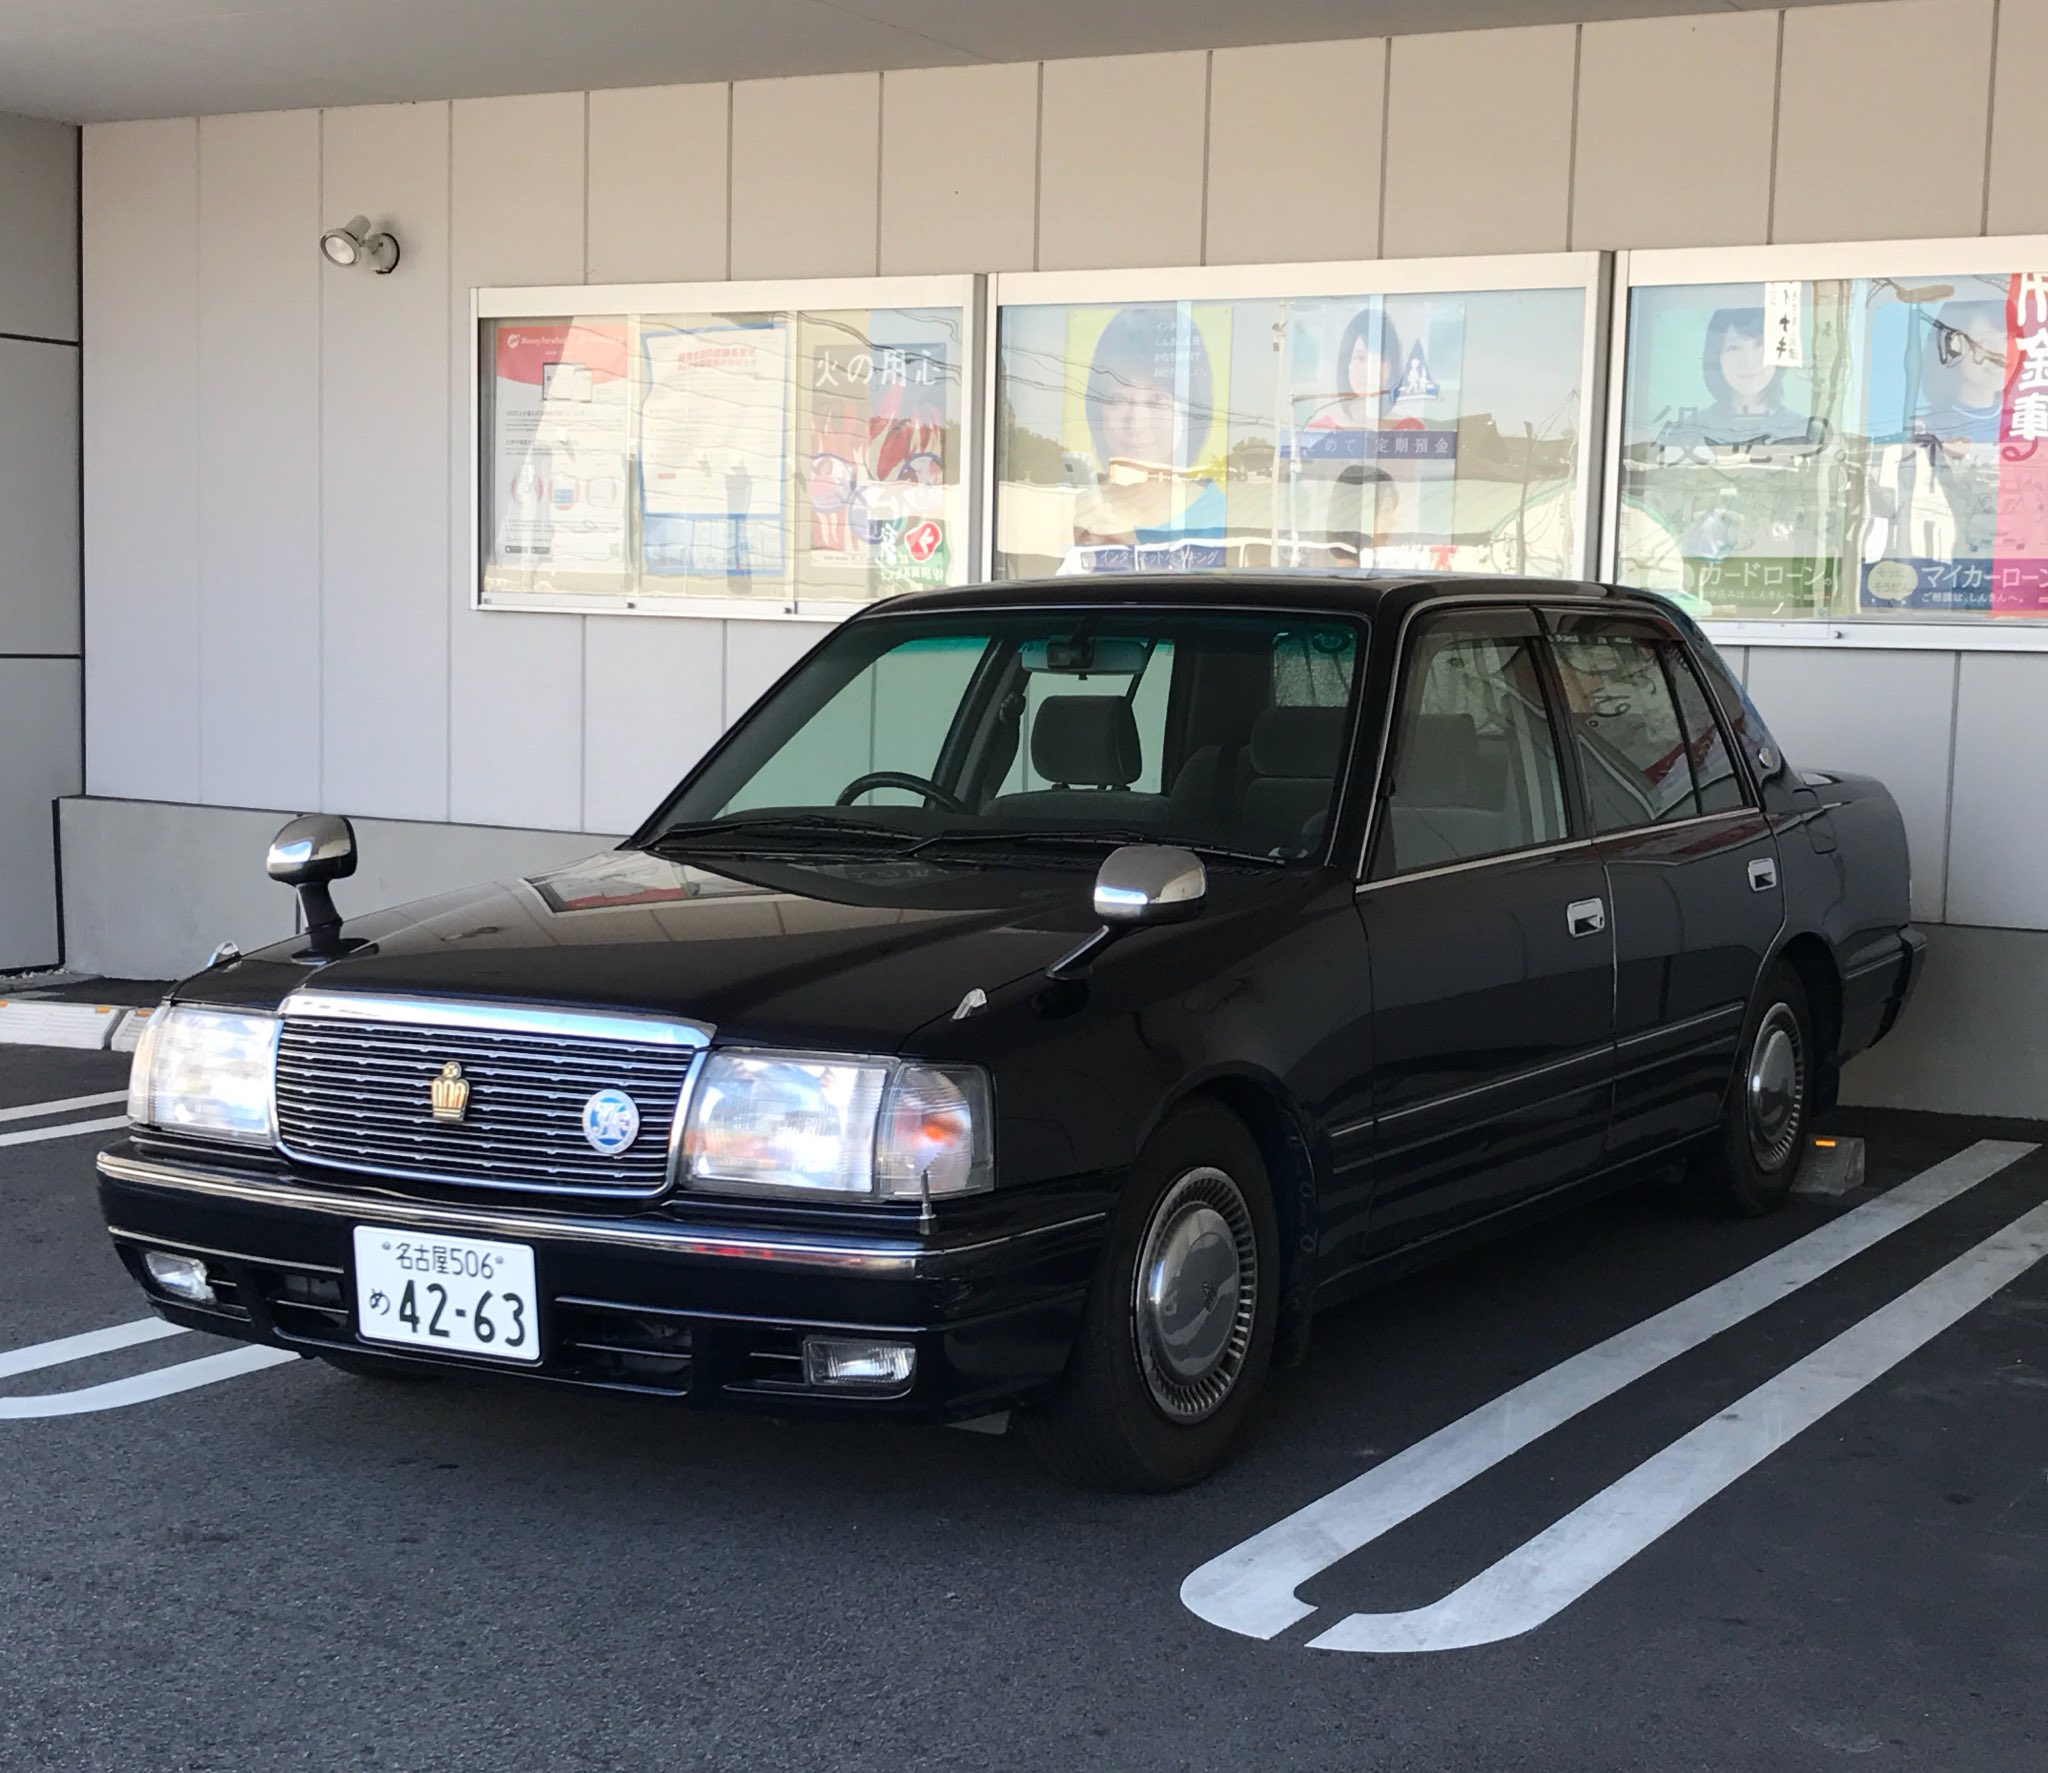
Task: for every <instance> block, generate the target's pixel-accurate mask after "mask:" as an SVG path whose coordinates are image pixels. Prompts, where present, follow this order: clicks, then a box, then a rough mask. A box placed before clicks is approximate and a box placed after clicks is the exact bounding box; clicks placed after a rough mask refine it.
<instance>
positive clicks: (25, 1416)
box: [0, 1347, 299, 1422]
mask: <svg viewBox="0 0 2048 1773" xmlns="http://www.w3.org/2000/svg"><path fill="white" fill-rule="evenodd" d="M298 1358H299V1357H298V1356H297V1355H295V1354H293V1353H292V1352H291V1351H290V1350H289V1349H283V1348H253V1347H244V1348H231V1349H229V1350H228V1351H227V1352H226V1353H225V1354H208V1355H202V1356H201V1357H200V1358H199V1359H198V1360H196V1361H180V1362H179V1363H178V1364H177V1365H176V1366H174V1367H159V1368H158V1369H157V1370H156V1371H155V1372H154V1373H138V1374H136V1375H135V1377H134V1378H132V1379H110V1380H108V1381H107V1382H106V1383H105V1384H104V1385H88V1386H86V1387H84V1388H83V1389H82V1390H79V1391H57V1392H47V1393H44V1394H43V1395H41V1396H38V1397H0V1422H29V1421H37V1420H40V1419H42V1418H44V1417H49V1416H87V1415H91V1414H93V1413H94V1412H96V1411H99V1410H118V1409H122V1408H124V1407H125V1406H126V1405H129V1404H142V1403H148V1402H149V1401H150V1400H151V1399H152V1398H160V1397H174V1396H175V1395H176V1394H177V1393H179V1392H181V1391H196V1390H197V1389H198V1388H199V1387H200V1386H202V1385H218V1384H219V1383H220V1382H221V1381H222V1380H223V1379H239V1378H240V1377H241V1376H242V1375H243V1374H244V1373H260V1372H261V1371H262V1370H263V1369H264V1368H265V1367H276V1366H282V1365H283V1364H284V1363H285V1362H287V1361H295V1360H297V1359H298Z"/></svg>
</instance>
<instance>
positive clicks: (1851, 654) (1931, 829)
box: [1748, 646, 1956, 920]
mask: <svg viewBox="0 0 2048 1773" xmlns="http://www.w3.org/2000/svg"><path fill="white" fill-rule="evenodd" d="M1955 670H1956V661H1955V655H1954V654H1953V653H1940V652H1871V651H1866V650H1865V649H1863V648H1861V647H1856V648H1845V649H1843V650H1840V651H1835V650H1832V649H1823V648H1819V647H1791V646H1783V647H1781V646H1760V647H1753V648H1752V649H1751V650H1750V666H1749V685H1748V687H1749V692H1750V694H1751V696H1752V697H1754V699H1755V701H1756V705H1757V707H1758V709H1759V710H1761V711H1762V714H1763V717H1764V719H1765V720H1766V721H1767V722H1768V723H1769V725H1770V728H1771V731H1772V732H1773V733H1774V734H1776V735H1777V739H1778V742H1779V743H1780V744H1781V745H1783V746H1784V747H1785V755H1786V756H1787V757H1789V758H1790V759H1791V760H1792V763H1793V766H1794V767H1795V768H1798V769H1809V770H1827V769H1838V770H1850V771H1853V772H1855V773H1856V774H1858V775H1869V776H1876V777H1877V778H1878V779H1879V780H1880V781H1881V782H1883V783H1884V784H1885V786H1886V787H1888V788H1889V789H1890V790H1891V791H1892V794H1893V795H1894V796H1895V797H1896V798H1897V800H1898V803H1899V812H1900V813H1901V815H1902V816H1903V817H1904V819H1905V821H1906V841H1907V843H1908V844H1909V845H1910V846H1911V849H1912V855H1913V915H1914V916H1915V917H1924V918H1933V919H1937V920H1938V919H1939V918H1940V917H1941V916H1942V876H1943V874H1944V873H1945V872H1946V865H1947V832H1948V794H1949V784H1948V759H1949V715H1950V710H1951V708H1952V707H1953V705H1954V701H1955V687H1956V686H1955Z"/></svg>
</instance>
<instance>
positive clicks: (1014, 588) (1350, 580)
mask: <svg viewBox="0 0 2048 1773" xmlns="http://www.w3.org/2000/svg"><path fill="white" fill-rule="evenodd" d="M1444 596H1456V597H1459V598H1466V597H1470V598H1477V599H1491V598H1498V599H1500V600H1501V601H1502V602H1517V603H1526V602H1528V601H1530V600H1531V599H1532V598H1555V597H1570V598H1600V599H1606V600H1612V601H1614V602H1617V603H1634V604H1639V605H1642V606H1645V607H1650V608H1654V609H1656V610H1658V611H1659V612H1660V613H1664V614H1668V613H1669V612H1670V605H1668V604H1666V603H1665V602H1664V601H1663V600H1662V599H1661V598H1656V597H1652V596H1649V595H1647V594H1645V593H1641V592H1634V591H1626V590H1622V589H1620V588H1618V587H1616V586H1612V585H1601V584H1596V583H1594V582H1592V581H1590V580H1585V579H1545V578H1520V577H1507V576H1503V575H1499V574H1493V573H1414V572H1361V573H1317V572H1272V571H1264V572H1262V571H1257V570H1249V571H1246V570H1239V571H1216V572H1187V573H1117V574H1114V575H1111V574H1100V575H1089V576H1086V577H1079V576H1076V577H1070V578H1057V579H1005V580H1001V581H999V582H996V583H993V584H980V585H957V586H953V587H951V588H949V589H945V590H934V591H911V592H906V593H904V594H903V595H901V596H898V597H891V598H888V599H886V600H884V601H883V602H880V603H876V604H872V605H870V606H869V608H868V609H867V610H866V611H864V612H863V615H864V616H866V617H873V616H881V615H912V614H916V615H937V614H941V613H944V612H948V611H953V610H962V611H965V610H997V609H1018V608H1029V607H1031V606H1033V605H1043V606H1046V607H1069V608H1071V607H1074V606H1076V605H1082V606H1096V605H1100V606H1109V607H1118V608H1131V607H1138V608H1175V609H1189V608H1196V609H1205V608H1206V609H1240V610H1241V609H1247V608H1252V609H1257V608H1260V607H1271V608H1273V609H1276V610H1313V611H1318V612H1327V613H1328V614H1330V615H1339V616H1368V617H1369V616H1376V615H1385V616H1398V615H1401V614H1402V613H1404V612H1405V611H1406V610H1408V609H1409V608H1410V607H1412V606H1413V605H1415V604H1417V603H1421V602H1423V601H1425V600H1427V599H1431V598H1437V597H1444Z"/></svg>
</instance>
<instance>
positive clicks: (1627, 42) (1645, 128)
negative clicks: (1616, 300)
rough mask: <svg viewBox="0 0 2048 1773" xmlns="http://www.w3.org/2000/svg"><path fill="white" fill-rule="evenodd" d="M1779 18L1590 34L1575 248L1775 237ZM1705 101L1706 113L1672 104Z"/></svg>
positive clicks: (1706, 20) (1583, 52) (1584, 40)
mask: <svg viewBox="0 0 2048 1773" xmlns="http://www.w3.org/2000/svg"><path fill="white" fill-rule="evenodd" d="M1777 68H1778V15H1777V14H1776V13H1774V12H1743V13H1713V14H1710V15H1707V16H1703V17H1699V18H1656V19H1628V20H1622V21H1619V22H1614V23H1603V24H1589V25H1587V26H1586V27H1585V30H1584V33H1583V35H1582V37H1581V38H1580V46H1579V139H1578V151H1577V156H1576V163H1575V169H1574V179H1575V186H1574V191H1573V197H1572V245H1573V246H1575V247H1581V248H1584V247H1593V248H1603V247H1604V248H1609V249H1620V248H1626V247H1643V246H1728V245H1735V244H1739V243H1743V242H1752V241H1759V240H1763V239H1765V238H1767V237H1768V235H1769V231H1770V210H1771V108H1772V106H1773V105H1774V104H1775V103H1776V102H1777V87H1776V76H1777ZM1688 92H1700V93H1711V94H1712V95H1713V101H1712V103H1710V104H1686V103H1674V102H1673V97H1674V95H1675V94H1680V93H1688Z"/></svg>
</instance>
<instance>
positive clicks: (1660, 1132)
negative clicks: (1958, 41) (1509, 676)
mask: <svg viewBox="0 0 2048 1773" xmlns="http://www.w3.org/2000/svg"><path fill="white" fill-rule="evenodd" d="M1551 622H1552V626H1553V630H1554V637H1555V638H1554V644H1555V648H1556V654H1557V661H1558V675H1559V679H1560V682H1561V683H1562V686H1563V689H1564V696H1565V702H1566V707H1567V711H1568V724H1569V725H1570V727H1571V730H1572V733H1573V737H1574V742H1575V744H1576V747H1577V755H1578V763H1579V769H1580V773H1581V775H1582V777H1583V778H1584V782H1585V798H1586V807H1587V813H1588V815H1589V817H1590V818H1591V820H1592V823H1593V828H1594V830H1595V832H1596V833H1597V834H1598V836H1599V850H1600V856H1601V860H1602V862H1603V863H1604V864H1605V866H1606V870H1607V884H1608V897H1609V900H1610V902H1611V906H1612V912H1613V924H1614V940H1615V958H1616V986H1615V1049H1616V1050H1615V1086H1614V1087H1615V1100H1614V1121H1613V1128H1612V1131H1611V1132H1610V1134H1609V1140H1608V1155H1609V1157H1610V1158H1611V1159H1616V1160H1618V1159H1624V1158H1634V1157H1641V1156H1644V1155H1647V1154H1648V1153H1650V1152H1653V1151H1655V1150H1657V1149H1658V1148H1659V1147H1661V1146H1666V1145H1670V1144H1672V1143H1673V1142H1675V1141H1677V1140H1680V1139H1684V1138H1687V1137H1689V1136H1691V1135H1693V1134H1696V1133H1699V1132H1702V1131H1705V1130H1706V1129H1708V1128H1710V1127H1712V1126H1713V1125H1714V1124H1715V1123H1716V1122H1717V1121H1718V1120H1719V1119H1720V1116H1721V1113H1722V1109H1723V1103H1724V1101H1725V1099H1726V1094H1727V1090H1728V1082H1729V1078H1730V1077H1731V1076H1732V1075H1733V1070H1734V1066H1735V1060H1736V1052H1737V1048H1738V1047H1739V1045H1740V1043H1741V1038H1742V1030H1743V1026H1744V1022H1745V1020H1746V1017H1747V1015H1748V1010H1749V1001H1750V997H1751V995H1752V994H1753V993H1754V991H1755V989H1756V982H1757V978H1758V975H1759V974H1760V973H1761V971H1762V969H1763V965H1764V962H1765V959H1766V957H1767V956H1768V955H1769V953H1770V951H1771V948H1772V945H1773V944H1774V943H1775V942H1776V940H1777V937H1778V931H1779V928H1780V926H1781V925H1782V923H1783V921H1784V895H1783V892H1782V890H1781V888H1780V886H1779V884H1778V850H1777V842H1776V839H1775V837H1774V835H1773V832H1772V829H1771V826H1770V824H1769V822H1768V821H1767V819H1766V818H1765V816H1764V814H1763V813H1762V812H1761V811H1760V810H1759V809H1758V808H1757V807H1756V805H1755V804H1754V803H1753V801H1752V799H1751V795H1750V789H1749V785H1748V783H1747V781H1746V780H1745V778H1744V776H1743V773H1742V770H1741V767H1740V765H1739V764H1738V763H1737V762H1736V761H1735V757H1734V754H1733V752H1732V751H1731V750H1730V748H1729V745H1728V740H1727V735H1726V734H1725V733H1724V732H1723V730H1722V728H1721V723H1720V722H1719V720H1718V719H1717V718H1716V716H1715V714H1714V710H1713V706H1712V704H1711V702H1710V701H1709V700H1708V698H1707V694H1706V691H1705V689H1704V687H1703V686H1702V684H1701V682H1700V679H1699V676H1698V674H1697V672H1696V671H1695V669H1694V668H1693V665H1692V663H1691V661H1690V659H1689V658H1688V656H1687V653H1686V649H1685V646H1684V644H1683V643H1682V642H1681V641H1680V639H1679V637H1678V636H1677V634H1676V633H1674V632H1672V631H1671V630H1670V629H1668V628H1666V627H1664V626H1663V624H1661V623H1658V622H1654V621H1651V620H1648V619H1645V618H1640V617H1615V616H1608V615H1599V614H1593V613H1587V612H1582V611H1571V612H1560V613H1558V614H1556V615H1554V616H1552V617H1551Z"/></svg>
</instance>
